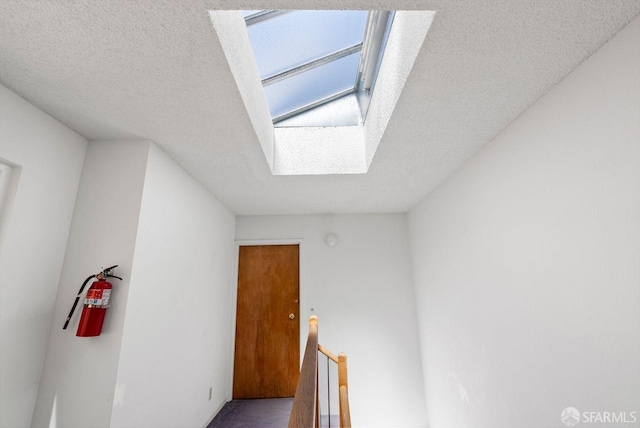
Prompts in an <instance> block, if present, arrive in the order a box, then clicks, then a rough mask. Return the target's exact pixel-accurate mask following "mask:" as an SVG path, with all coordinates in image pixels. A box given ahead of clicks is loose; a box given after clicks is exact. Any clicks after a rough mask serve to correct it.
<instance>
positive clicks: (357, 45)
mask: <svg viewBox="0 0 640 428" xmlns="http://www.w3.org/2000/svg"><path fill="white" fill-rule="evenodd" d="M242 14H243V17H244V20H245V24H246V26H247V32H248V33H249V39H250V41H251V45H252V48H253V53H254V57H255V60H256V64H257V65H258V70H259V71H260V79H261V80H262V86H263V88H264V91H265V95H266V99H267V103H268V105H269V109H270V112H271V118H272V120H273V123H274V126H340V125H358V124H362V123H363V122H364V119H365V118H366V114H367V108H368V105H369V101H370V98H371V93H372V89H373V86H374V84H375V79H376V76H377V72H378V69H379V66H380V62H381V60H382V53H383V50H384V45H385V42H386V37H387V35H388V33H389V30H390V27H391V22H392V20H393V12H388V11H362V10H295V11H285V10H249V11H243V13H242Z"/></svg>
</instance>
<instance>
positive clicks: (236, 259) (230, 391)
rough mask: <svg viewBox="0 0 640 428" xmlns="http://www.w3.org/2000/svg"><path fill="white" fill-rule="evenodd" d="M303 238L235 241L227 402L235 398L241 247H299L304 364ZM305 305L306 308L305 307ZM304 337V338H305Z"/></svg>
mask: <svg viewBox="0 0 640 428" xmlns="http://www.w3.org/2000/svg"><path fill="white" fill-rule="evenodd" d="M303 241H304V240H303V239H302V238H292V239H236V240H235V249H234V254H233V259H234V260H233V279H232V287H231V302H230V305H231V322H230V323H229V324H230V330H229V355H228V360H227V367H228V368H229V373H228V376H227V401H230V400H231V398H232V397H233V371H234V369H235V367H234V361H235V356H236V355H235V354H236V316H237V315H238V314H237V312H238V267H239V265H240V247H252V246H258V245H298V246H299V253H298V258H299V260H298V262H299V265H298V267H299V273H298V288H299V302H298V308H299V311H298V313H299V314H300V316H298V324H299V326H300V362H299V363H298V364H299V365H300V364H302V359H303V358H304V348H305V346H306V342H307V338H306V337H307V329H306V328H304V331H303V327H305V326H306V323H305V324H302V318H303V314H306V311H303V308H305V307H306V305H305V301H306V296H305V294H304V293H303V281H302V278H303V274H302V272H303V263H302V260H303V257H302V254H303V252H304V249H303V248H304V246H303ZM303 305H305V306H303ZM303 336H304V337H303Z"/></svg>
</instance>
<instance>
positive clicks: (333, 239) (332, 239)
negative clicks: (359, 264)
mask: <svg viewBox="0 0 640 428" xmlns="http://www.w3.org/2000/svg"><path fill="white" fill-rule="evenodd" d="M324 243H325V244H327V245H328V246H330V247H335V246H336V245H338V236H336V234H335V233H327V236H325V237H324Z"/></svg>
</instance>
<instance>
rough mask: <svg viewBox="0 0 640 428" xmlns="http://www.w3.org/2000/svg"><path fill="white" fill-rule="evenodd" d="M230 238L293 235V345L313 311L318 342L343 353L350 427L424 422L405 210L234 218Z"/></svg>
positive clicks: (286, 237)
mask: <svg viewBox="0 0 640 428" xmlns="http://www.w3.org/2000/svg"><path fill="white" fill-rule="evenodd" d="M330 232H332V233H335V234H336V235H337V236H338V238H339V240H340V242H339V244H338V245H337V246H335V247H328V246H327V245H326V244H325V243H324V238H325V235H326V234H327V233H330ZM236 239H237V240H238V241H239V242H240V244H242V242H243V240H251V241H253V242H269V240H292V241H295V240H301V244H300V245H301V246H300V313H301V315H302V316H301V319H300V322H301V348H304V346H305V343H306V336H307V331H308V328H307V325H308V324H307V320H308V317H309V316H310V315H312V314H315V315H318V317H319V338H320V343H321V344H322V345H323V346H325V347H326V348H328V349H329V350H330V351H332V352H334V353H336V354H337V353H338V352H345V353H346V354H347V356H348V362H349V397H350V403H351V415H352V422H353V424H354V426H361V427H389V426H394V427H403V426H424V425H425V423H426V413H425V407H424V402H425V401H424V394H423V388H422V379H421V374H422V370H421V365H420V356H419V349H418V343H417V340H418V334H417V329H416V318H415V305H414V296H413V289H412V278H411V265H410V260H409V247H408V237H407V223H406V216H405V215H402V214H397V215H318V216H264V217H238V219H237V225H236ZM255 240H258V241H255ZM260 240H267V241H260ZM311 308H313V309H314V311H313V312H312V311H311ZM303 351H304V350H303Z"/></svg>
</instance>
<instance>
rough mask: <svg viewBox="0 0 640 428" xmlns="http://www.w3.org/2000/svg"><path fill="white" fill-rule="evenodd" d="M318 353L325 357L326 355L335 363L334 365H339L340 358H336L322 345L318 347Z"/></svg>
mask: <svg viewBox="0 0 640 428" xmlns="http://www.w3.org/2000/svg"><path fill="white" fill-rule="evenodd" d="M318 351H320V352H322V353H323V354H324V355H326V356H327V357H328V358H329V359H330V360H331V361H333V362H334V363H336V364H338V357H336V356H335V355H333V354H332V353H331V352H329V350H328V349H327V348H325V347H324V346H322V345H318Z"/></svg>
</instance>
